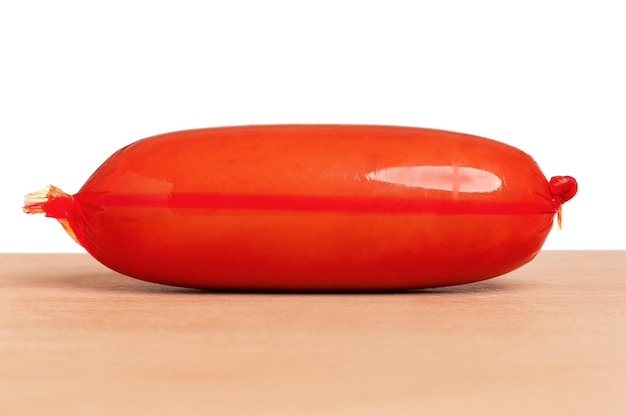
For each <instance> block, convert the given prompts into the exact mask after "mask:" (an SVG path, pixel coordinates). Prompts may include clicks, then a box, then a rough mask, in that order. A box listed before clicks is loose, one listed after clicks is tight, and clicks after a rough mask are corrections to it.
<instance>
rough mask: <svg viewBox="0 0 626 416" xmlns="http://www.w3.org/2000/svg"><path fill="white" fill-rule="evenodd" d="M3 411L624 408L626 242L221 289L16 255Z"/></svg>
mask: <svg viewBox="0 0 626 416" xmlns="http://www.w3.org/2000/svg"><path fill="white" fill-rule="evenodd" d="M0 414H1V415H35V414H36V415H120V414H134V415H189V414H202V415H222V414H249V415H275V414H285V415H309V414H317V415H350V414H358V415H370V414H371V415H392V414H393V415H405V414H406V415H416V414H424V415H437V414H445V415H447V414H493V415H496V414H497V415H517V414H518V415H531V414H532V415H539V414H545V415H594V416H596V415H624V414H626V252H625V251H614V252H607V251H578V252H554V251H548V252H543V253H541V254H540V255H539V256H538V257H537V259H535V260H534V261H533V262H531V263H530V264H529V265H527V266H525V267H523V268H521V269H519V270H518V271H515V272H513V273H510V274H508V275H506V276H501V277H499V278H496V279H492V280H488V281H485V282H480V283H475V284H472V285H465V286H458V287H452V288H444V289H436V290H424V291H418V292H410V293H396V294H277V293H211V292H200V291H195V290H186V289H179V288H172V287H165V286H160V285H155V284H151V283H146V282H141V281H138V280H134V279H131V278H128V277H124V276H121V275H118V274H116V273H114V272H112V271H109V270H108V269H106V268H105V267H103V266H101V265H100V264H98V263H97V262H95V260H93V259H91V258H90V257H89V256H87V255H83V254H1V255H0Z"/></svg>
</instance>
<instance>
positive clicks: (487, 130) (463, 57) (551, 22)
mask: <svg viewBox="0 0 626 416" xmlns="http://www.w3.org/2000/svg"><path fill="white" fill-rule="evenodd" d="M94 4H96V2H86V1H74V2H68V1H38V2H37V1H34V2H20V1H12V2H10V1H5V2H2V6H0V45H1V50H0V53H1V55H0V56H1V58H0V59H1V65H0V140H1V145H0V146H1V147H0V158H1V159H0V169H1V178H2V189H1V191H0V209H1V211H0V233H1V234H0V236H1V238H0V251H5V252H21V251H82V249H81V248H80V247H79V246H78V245H76V244H75V243H74V242H73V241H72V240H71V239H70V237H69V236H67V235H66V234H65V232H64V231H63V230H62V228H61V227H60V225H59V224H58V223H57V222H56V221H54V220H52V219H50V218H45V217H43V216H42V215H39V216H27V215H25V214H23V213H22V212H21V205H22V197H23V195H24V194H25V193H27V192H32V191H35V190H37V189H39V188H41V187H43V186H45V185H47V184H48V183H52V184H55V185H56V186H58V187H60V188H62V189H63V190H65V191H66V192H69V193H74V192H76V191H77V190H78V189H79V188H80V186H81V185H82V184H83V183H84V181H85V180H86V179H87V177H88V176H89V175H90V174H91V173H92V172H93V171H94V170H95V169H96V167H98V166H99V165H100V163H102V162H103V161H104V159H106V158H107V157H108V156H109V155H110V154H111V153H112V152H114V151H115V150H117V149H118V148H119V147H122V146H124V145H126V144H128V143H130V142H132V141H135V140H137V139H140V138H142V137H146V136H151V135H154V134H158V133H163V132H168V131H173V130H180V129H188V128H195V127H212V126H223V125H237V124H258V123H262V124H266V123H367V124H393V125H406V126H423V127H434V128H443V129H447V130H455V131H461V132H466V133H472V134H476V135H481V136H486V137H490V138H493V139H496V140H500V141H503V142H506V143H509V144H512V145H514V146H516V147H519V148H521V149H522V150H524V151H526V152H527V153H529V154H531V155H532V156H533V157H534V158H535V159H536V161H537V162H538V163H539V165H540V166H541V167H542V169H543V171H544V173H545V174H546V176H548V177H550V176H554V175H572V176H574V177H576V178H577V179H578V182H579V193H578V195H577V196H576V197H575V198H574V200H572V201H570V202H569V203H567V204H566V205H565V206H564V217H563V220H564V229H563V231H558V230H556V229H554V230H553V231H552V233H551V235H550V237H549V239H548V241H547V242H546V245H545V248H547V249H626V238H625V237H624V230H625V225H626V219H625V218H626V216H625V215H624V196H623V195H624V180H625V179H626V175H625V174H624V169H623V162H622V159H623V150H622V149H623V147H622V142H623V141H624V138H625V136H626V122H625V121H626V104H625V103H626V81H625V78H626V64H625V61H626V58H625V56H626V24H624V22H625V21H626V20H625V15H624V12H623V3H622V2H619V1H597V0H596V1H526V2H504V1H476V0H474V1H456V2H453V1H430V2H425V1H422V2H420V1H404V2H400V1H390V0H385V1H378V2H367V1H358V2H357V1H339V0H334V1H320V0H317V1H308V2H305V1H285V2H277V1H249V2H242V1H230V0H229V1H221V0H220V1H213V2H210V1H204V2H201V1H198V2H189V1H171V2H158V1H145V2H139V1H128V0H127V1H109V2H99V4H100V5H99V6H94Z"/></svg>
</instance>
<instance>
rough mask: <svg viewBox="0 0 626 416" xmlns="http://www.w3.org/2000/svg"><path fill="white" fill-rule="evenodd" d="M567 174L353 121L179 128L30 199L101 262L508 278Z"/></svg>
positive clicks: (420, 133) (176, 271) (413, 284)
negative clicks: (70, 189)
mask: <svg viewBox="0 0 626 416" xmlns="http://www.w3.org/2000/svg"><path fill="white" fill-rule="evenodd" d="M575 193H576V181H575V180H574V179H573V178H571V177H569V176H563V177H556V178H553V179H552V180H551V181H550V182H548V181H547V180H546V178H545V176H544V175H543V174H542V172H541V170H540V169H539V168H538V166H537V165H536V163H535V162H534V161H533V159H532V158H531V157H530V156H528V155H527V154H526V153H523V152H522V151H520V150H518V149H516V148H514V147H511V146H508V145H506V144H503V143H500V142H496V141H493V140H489V139H485V138H481V137H476V136H471V135H466V134H459V133H452V132H447V131H440V130H432V129H421V128H408V127H387V126H359V125H274V126H245V127H225V128H210V129H199V130H189V131H181V132H174V133H168V134H163V135H159V136H155V137H150V138H147V139H143V140H139V141H137V142H135V143H133V144H131V145H129V146H126V147H124V148H122V149H120V150H119V151H117V152H116V153H115V154H113V155H112V156H111V157H110V158H109V159H108V160H107V161H105V162H104V164H102V166H100V167H99V168H98V170H96V172H95V173H94V174H93V175H92V176H91V177H90V178H89V179H88V180H87V182H86V183H85V185H84V186H83V187H82V188H81V189H80V191H79V192H78V193H76V194H75V195H73V196H70V195H67V194H65V193H63V192H61V191H59V190H58V189H56V188H54V187H50V188H48V189H46V190H44V191H43V192H40V193H35V194H30V195H28V196H27V198H26V203H25V208H24V210H25V211H26V212H30V213H33V212H45V213H46V215H47V216H51V217H55V218H57V219H58V220H59V221H60V222H61V223H62V224H64V227H65V228H66V230H67V231H68V232H69V233H70V234H71V235H73V236H74V238H75V239H76V240H77V241H78V242H79V243H80V244H81V245H82V246H83V247H84V248H85V249H86V250H87V251H88V252H89V253H91V255H93V257H95V258H96V259H97V260H99V261H100V262H101V263H103V264H104V265H106V266H108V267H110V268H111V269H113V270H116V271H118V272H120V273H123V274H126V275H129V276H132V277H136V278H139V279H143V280H147V281H151V282H157V283H163V284H168V285H176V286H185V287H196V288H214V289H218V288H219V289H277V290H389V289H393V290H397V289H413V288H424V287H435V286H446V285H455V284H462V283H469V282H474V281H478V280H482V279H487V278H491V277H494V276H498V275H501V274H503V273H507V272H509V271H511V270H514V269H516V268H518V267H520V266H522V265H523V264H525V263H527V262H529V261H530V260H531V259H533V258H534V257H535V255H536V254H537V253H538V251H539V250H540V248H541V246H542V244H543V242H544V240H545V238H546V236H547V234H548V232H549V231H550V229H551V227H552V223H553V218H554V214H555V213H556V212H557V211H559V210H560V206H561V204H562V203H563V202H565V201H566V200H568V199H570V198H571V197H573V196H574V194H575Z"/></svg>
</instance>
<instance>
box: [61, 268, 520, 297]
mask: <svg viewBox="0 0 626 416" xmlns="http://www.w3.org/2000/svg"><path fill="white" fill-rule="evenodd" d="M112 277H113V276H111V275H109V274H104V273H103V274H99V275H97V276H81V279H80V283H78V282H77V281H76V280H72V282H71V284H72V285H75V286H78V287H82V288H85V289H89V290H102V291H106V292H111V291H113V292H125V293H146V294H168V293H172V294H189V295H207V296H208V295H212V294H229V295H233V294H237V295H242V296H245V295H285V296H289V295H298V296H302V297H306V296H315V295H328V296H339V295H342V296H345V295H351V296H359V295H376V294H380V295H424V296H428V295H448V294H449V295H454V294H465V295H471V294H485V293H498V292H510V291H515V290H517V289H521V288H522V287H524V285H523V284H521V283H520V282H519V281H511V280H510V279H506V278H505V279H503V278H499V279H489V280H484V281H480V282H474V283H468V284H463V285H456V286H443V287H433V288H422V289H401V290H289V289H229V288H212V289H198V288H187V287H179V286H168V285H163V284H158V283H152V282H147V281H142V280H138V279H134V278H131V277H126V276H121V275H118V276H115V278H114V279H113V278H112ZM68 283H69V282H68Z"/></svg>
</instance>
